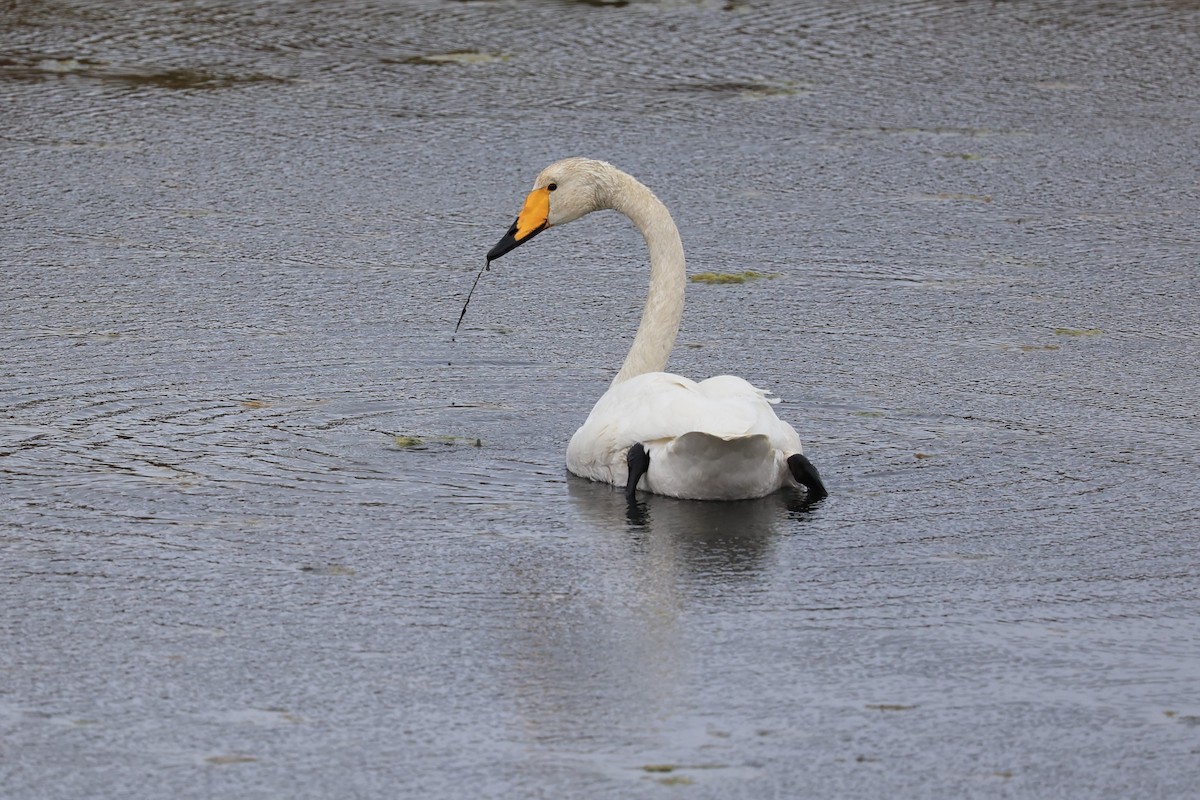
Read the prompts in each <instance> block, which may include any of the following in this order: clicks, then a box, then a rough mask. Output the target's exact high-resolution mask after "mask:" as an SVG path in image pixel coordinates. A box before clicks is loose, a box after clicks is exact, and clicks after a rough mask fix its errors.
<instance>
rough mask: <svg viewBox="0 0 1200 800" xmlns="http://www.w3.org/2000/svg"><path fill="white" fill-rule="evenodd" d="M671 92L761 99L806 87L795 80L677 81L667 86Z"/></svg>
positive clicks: (797, 91)
mask: <svg viewBox="0 0 1200 800" xmlns="http://www.w3.org/2000/svg"><path fill="white" fill-rule="evenodd" d="M666 89H667V91H671V92H710V93H712V94H724V95H731V96H734V97H741V98H745V99H750V100H759V99H762V98H767V97H793V96H795V95H798V94H800V93H801V92H802V91H804V90H805V89H804V87H802V86H799V85H798V84H796V83H793V82H790V81H788V82H785V83H766V82H760V81H716V82H712V83H677V84H673V85H671V86H667V87H666Z"/></svg>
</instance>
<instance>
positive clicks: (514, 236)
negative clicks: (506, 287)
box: [488, 158, 824, 500]
mask: <svg viewBox="0 0 1200 800" xmlns="http://www.w3.org/2000/svg"><path fill="white" fill-rule="evenodd" d="M605 208H611V209H615V210H617V211H620V212H621V213H623V214H625V215H626V216H627V217H629V218H630V219H631V220H632V221H633V223H634V224H635V225H636V226H637V227H638V229H639V230H640V231H641V232H642V235H643V236H644V237H645V239H646V244H647V246H648V247H649V250H650V288H649V291H648V293H647V296H646V307H645V310H644V311H643V313H642V321H641V324H640V325H639V326H638V331H637V335H636V336H635V337H634V341H633V345H632V347H631V348H630V350H629V354H628V356H626V358H625V363H624V364H623V365H622V367H621V370H620V372H619V373H618V374H617V376H616V378H615V379H613V383H612V386H610V387H609V389H608V391H607V392H605V393H604V396H603V397H601V398H600V400H599V401H598V402H597V403H596V405H595V407H594V408H592V412H591V414H589V415H588V418H587V421H586V422H584V424H583V426H582V427H581V428H580V429H579V430H578V431H576V432H575V435H574V436H572V437H571V442H570V444H569V445H568V447H567V468H568V469H569V470H570V471H571V472H573V473H574V474H576V475H579V476H581V477H584V478H590V479H592V480H596V481H604V482H606V483H611V484H614V485H616V486H625V484H626V482H627V479H628V475H629V474H630V473H629V465H628V461H627V457H628V454H629V451H630V448H631V447H633V446H634V445H636V444H641V445H642V446H643V448H644V449H645V452H646V454H648V455H649V457H650V458H649V465H650V466H649V468H648V470H647V471H646V472H645V474H644V475H643V476H642V477H641V478H640V481H639V483H638V486H637V488H640V489H645V490H647V491H651V492H654V493H656V494H663V495H669V496H671V497H681V498H689V499H698V500H739V499H745V498H752V497H762V496H764V495H767V494H770V493H771V492H774V491H776V490H778V489H780V488H782V487H783V486H787V485H790V486H800V484H799V483H798V482H797V481H796V479H795V478H794V477H793V472H792V470H791V469H790V468H789V465H788V458H789V457H792V456H794V455H795V454H798V453H801V452H802V449H801V446H800V437H799V436H797V435H796V431H795V430H793V429H792V426H791V425H788V424H787V423H786V422H783V421H782V420H780V419H779V418H778V417H777V416H776V415H775V410H774V409H773V408H772V407H771V402H770V401H768V399H767V397H766V392H764V391H762V390H760V389H756V388H755V387H754V386H752V385H750V384H749V383H747V382H746V381H744V380H742V379H741V378H736V377H733V376H731V375H721V376H718V377H715V378H709V379H708V380H706V381H701V382H700V383H696V382H695V381H691V380H688V379H687V378H684V377H681V376H679V375H673V374H671V373H668V372H663V368H664V367H665V366H666V363H667V357H668V356H669V355H670V353H671V349H672V347H674V345H675V337H676V335H677V333H678V331H679V323H680V320H681V319H682V316H683V295H684V287H685V281H686V273H685V265H684V257H683V245H682V243H681V242H680V239H679V231H678V229H677V228H676V227H675V223H674V221H673V220H672V219H671V215H670V213H669V212H668V211H667V209H666V207H665V206H664V205H663V204H662V203H661V202H660V201H659V200H658V198H657V197H655V196H654V194H653V193H652V192H651V191H650V190H649V189H647V188H646V187H645V186H643V185H642V184H641V183H639V182H638V181H637V180H635V179H634V178H633V177H631V176H629V175H627V174H626V173H624V172H621V171H620V170H618V169H617V168H615V167H613V166H612V165H610V164H607V163H605V162H603V161H593V160H590V159H579V158H571V159H566V160H564V161H559V162H557V163H555V164H553V165H551V166H549V167H547V168H546V169H545V170H543V172H542V174H541V175H539V176H538V178H537V181H536V182H535V183H534V189H533V191H532V192H530V194H529V197H528V198H527V199H526V202H525V207H524V209H523V210H522V211H521V216H520V217H518V218H517V222H516V223H514V224H513V227H512V228H511V229H510V230H509V232H508V234H507V235H506V237H505V238H504V239H502V240H501V242H500V243H499V244H497V245H496V247H495V248H493V249H492V252H491V253H489V254H488V258H489V260H490V259H492V258H498V257H499V256H500V255H503V254H504V253H506V252H508V251H509V250H511V249H513V248H514V247H516V246H518V245H519V244H521V243H523V242H524V241H525V240H527V239H529V238H531V237H532V236H534V235H536V234H537V233H539V232H540V231H542V230H543V229H545V228H548V227H551V226H553V225H561V224H564V223H566V222H570V221H572V220H574V219H578V218H579V217H581V216H583V215H584V214H587V213H590V212H592V211H596V210H599V209H605ZM776 402H777V401H776ZM805 463H807V462H805ZM813 476H814V477H815V470H814V472H813ZM817 485H818V486H819V485H820V483H819V479H817ZM809 490H810V493H813V489H812V487H809ZM820 493H821V494H822V495H823V493H824V488H823V487H821V488H820Z"/></svg>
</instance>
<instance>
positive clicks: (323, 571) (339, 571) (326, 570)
mask: <svg viewBox="0 0 1200 800" xmlns="http://www.w3.org/2000/svg"><path fill="white" fill-rule="evenodd" d="M300 571H301V572H311V573H312V574H313V575H339V576H342V577H349V576H351V575H356V574H358V573H357V572H356V571H355V569H354V568H353V567H347V566H346V565H345V564H322V565H320V566H315V567H314V566H311V565H309V566H303V567H301V568H300Z"/></svg>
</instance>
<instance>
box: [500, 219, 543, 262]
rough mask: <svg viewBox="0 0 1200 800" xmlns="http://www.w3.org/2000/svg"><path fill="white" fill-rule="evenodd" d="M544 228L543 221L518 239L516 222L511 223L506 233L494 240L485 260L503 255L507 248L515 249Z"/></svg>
mask: <svg viewBox="0 0 1200 800" xmlns="http://www.w3.org/2000/svg"><path fill="white" fill-rule="evenodd" d="M544 230H546V225H545V223H543V224H542V225H541V226H539V227H537V228H535V229H534V230H533V232H532V233H529V234H526V236H525V238H523V239H518V238H517V223H515V222H514V223H513V224H512V227H511V228H509V229H508V233H506V234H504V236H503V238H501V239H500V241H498V242H496V246H495V247H493V248H492V249H491V250H488V254H487V260H488V261H495V260H496V259H497V258H499V257H500V256H502V255H504V254H505V253H507V252H508V251H509V250H515V249H516V248H518V247H520V246H521V245H523V244H525V243H526V242H528V241H529V240H530V239H532V238H533V237H535V236H537V235H538V234H539V233H541V232H542V231H544Z"/></svg>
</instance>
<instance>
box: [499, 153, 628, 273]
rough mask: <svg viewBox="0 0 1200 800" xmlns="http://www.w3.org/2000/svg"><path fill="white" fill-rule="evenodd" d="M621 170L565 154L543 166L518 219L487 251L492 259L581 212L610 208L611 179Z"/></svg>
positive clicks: (576, 216)
mask: <svg viewBox="0 0 1200 800" xmlns="http://www.w3.org/2000/svg"><path fill="white" fill-rule="evenodd" d="M621 174H622V173H621V172H620V171H619V170H617V168H616V167H614V166H612V165H611V164H609V163H607V162H605V161H595V160H593V159H590V158H565V159H563V160H562V161H556V162H555V163H553V164H551V165H550V166H548V167H546V168H545V169H544V170H542V174H540V175H538V176H537V180H536V181H534V182H533V191H531V192H530V193H529V196H528V197H526V198H525V205H524V206H523V207H522V208H521V213H520V214H519V215H518V216H517V221H516V222H514V223H513V224H512V227H511V228H509V229H508V233H506V234H504V238H502V239H501V240H500V241H499V242H497V243H496V246H495V247H493V248H492V249H491V250H490V251H488V254H487V260H488V261H492V260H494V259H497V258H499V257H500V256H502V255H504V254H505V253H507V252H508V251H509V250H513V249H515V248H517V247H520V246H521V245H523V244H525V242H527V241H529V240H530V239H532V238H533V237H534V236H537V235H538V234H539V233H541V232H542V231H544V230H546V228H550V227H553V226H555V225H565V224H566V223H568V222H571V221H572V220H576V219H579V218H580V217H582V216H583V215H584V214H588V213H590V212H592V211H596V210H598V209H601V208H609V207H610V205H609V197H610V195H611V191H610V190H611V187H612V185H613V183H614V179H615V178H616V177H617V176H619V175H621Z"/></svg>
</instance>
